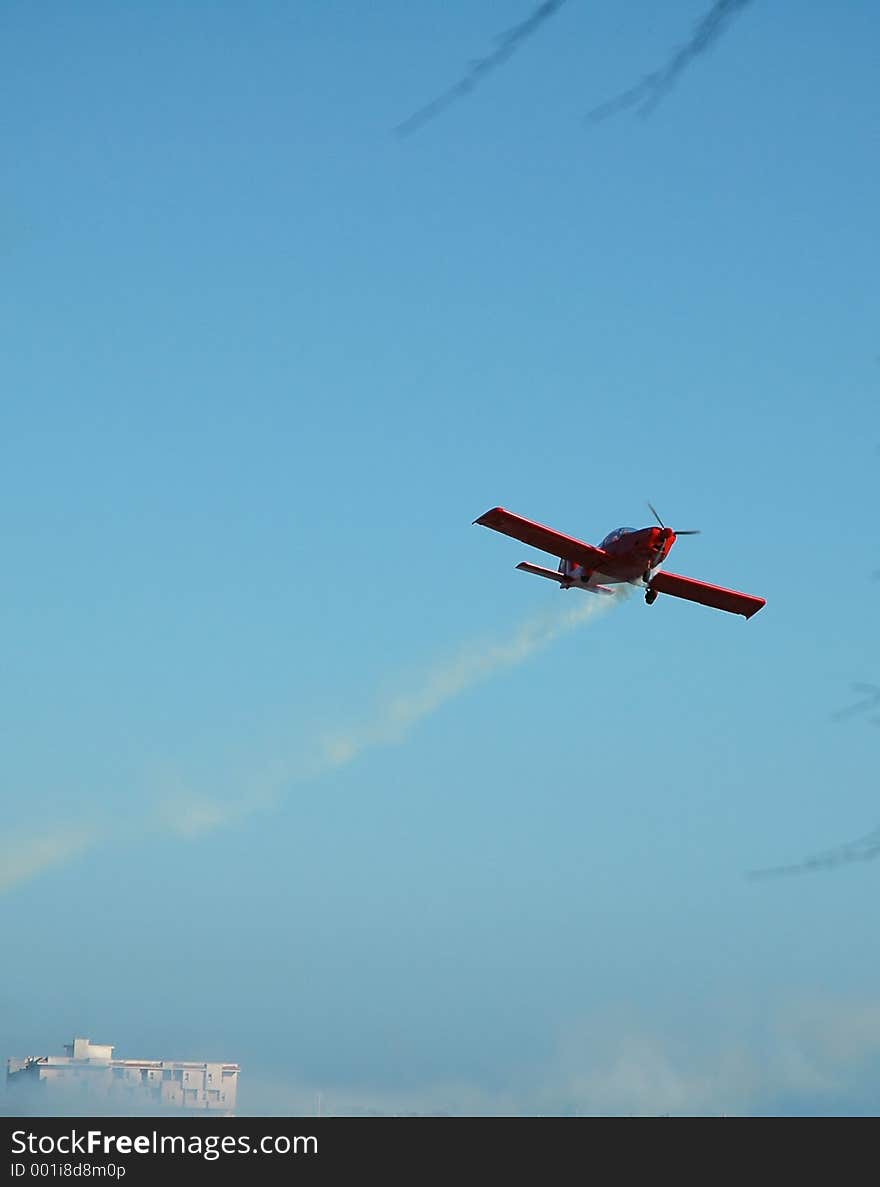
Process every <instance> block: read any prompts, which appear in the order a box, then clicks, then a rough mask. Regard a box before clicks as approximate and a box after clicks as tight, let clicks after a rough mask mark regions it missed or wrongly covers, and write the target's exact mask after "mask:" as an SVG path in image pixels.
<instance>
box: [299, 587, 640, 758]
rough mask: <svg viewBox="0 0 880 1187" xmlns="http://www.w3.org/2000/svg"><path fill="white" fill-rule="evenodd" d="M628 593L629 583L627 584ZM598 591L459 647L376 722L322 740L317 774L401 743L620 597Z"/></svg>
mask: <svg viewBox="0 0 880 1187" xmlns="http://www.w3.org/2000/svg"><path fill="white" fill-rule="evenodd" d="M624 588H625V589H626V590H627V592H628V590H629V587H624ZM622 596H623V595H617V596H616V597H614V598H610V597H605V596H601V595H598V594H595V595H587V597H588V600H587V601H585V602H583V603H581V604H580V605H575V606H572V607H566V609H565V610H563V611H562V612H561V613H559V612H556V613H552V614H543V615H540V616H539V617H537V618H533V619H530V620H529V621H528V622H525V623H523V624H522V625H521V626H520V627H518V628H517V629H516V631H515V632H514V634H513V636H512V637H511V638H509V639H504V640H500V641H498V642H495V643H483V644H478V645H476V646H474V647H469V648H467V649H465V650H462V651H460V652H459V653H458V654H457V655H455V656H453V657H452V658H451V659H449V660H446V661H445V662H444V663H442V664H439V665H438V666H437V667H435V668H433V669H432V670H430V671H428V672H427V673H425V675H424V676H423V677H422V679H421V680H420V681H418V682H417V683H416V684H415V686H414V687H413V688H412V689H410V690H409V691H408V692H405V693H401V694H400V695H398V696H395V697H393V698H391V699H390V700H388V701H387V702H385V704H383V705H381V706H380V707H379V709H378V711H377V712H376V714H375V716H374V718H373V719H372V721H369V722H368V723H367V724H366V725H364V726H361V727H359V728H358V727H355V728H353V729H348V730H342V731H338V732H333V733H331V734H328V735H326V736H325V737H324V738H323V739H322V740H321V743H320V753H319V756H318V759H317V764H316V768H313V772H312V773H313V774H318V773H320V771H321V770H327V769H331V768H333V767H340V766H344V765H346V764H347V763H350V762H352V761H353V760H354V759H355V758H357V756H358V755H359V754H362V753H363V752H364V751H365V750H371V749H373V748H374V747H377V746H389V745H393V744H395V743H398V742H402V741H403V740H404V739H405V738H406V737H407V735H408V734H409V733H410V731H411V730H412V729H413V728H414V726H416V725H417V724H418V723H419V722H420V721H422V720H424V718H426V717H429V716H430V715H431V714H432V713H436V712H437V710H438V709H440V708H442V706H443V705H445V704H446V703H447V702H448V701H451V700H453V698H455V697H457V696H460V695H461V694H462V693H463V692H466V691H467V690H468V689H470V688H472V687H473V686H474V685H476V684H479V683H480V682H481V681H484V680H488V679H489V678H490V677H491V676H493V675H495V673H496V672H499V671H501V670H502V669H504V668H512V667H515V666H516V665H518V664H521V663H523V662H524V661H525V660H527V659H529V658H530V657H531V656H532V655H534V654H535V653H536V652H538V651H541V650H543V649H544V648H545V647H547V646H549V644H551V643H553V642H554V641H555V640H556V639H558V638H560V636H562V635H564V634H567V633H568V632H569V631H572V630H574V629H575V628H576V627H578V626H580V625H581V624H582V623H584V622H586V621H587V620H588V619H590V618H595V617H596V616H597V615H598V614H601V613H602V612H603V611H604V610H607V609H609V608H610V607H611V606H613V605H615V604H616V603H617V602H619V601H620V600H621V598H622Z"/></svg>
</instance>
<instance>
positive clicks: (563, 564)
mask: <svg viewBox="0 0 880 1187" xmlns="http://www.w3.org/2000/svg"><path fill="white" fill-rule="evenodd" d="M674 543H675V532H673V530H672V528H660V527H649V528H618V529H617V530H616V531H613V532H610V533H609V534H608V535H607V536H606V537H605V539H604V540H603V541H602V543H601V544H600V545H599V547H600V548H601V549H602V550H603V552H604V553H605V554H606V558H607V559H605V560H604V561H603V562H602V571H601V572H599V571H598V570H591V569H590V568H588V567H587V566H586V565H578V564H575V563H574V562H573V561H567V560H562V561H560V562H559V572H560V573H563V574H564V575H565V577H566V578H567V580H566V582H565V585H566V586H567V587H570V586H576V585H579V586H582V587H584V586H586V587H588V588H589V587H594V586H597V585H621V584H624V583H628V584H630V585H644V584H646V583H647V582H648V581H650V579H651V576H652V574H653V572H654V570H655V569H657V568H658V567H659V566H660V565H661V564H662V563H663V561H664V560H665V559H666V557H667V556H668V555H669V551H670V549H671V548H672V545H673V544H674Z"/></svg>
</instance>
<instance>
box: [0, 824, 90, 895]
mask: <svg viewBox="0 0 880 1187" xmlns="http://www.w3.org/2000/svg"><path fill="white" fill-rule="evenodd" d="M101 840H103V835H102V834H101V833H100V832H98V830H97V829H89V828H82V827H71V828H69V829H60V828H56V829H54V830H52V831H50V832H47V833H43V834H42V835H41V836H31V837H21V838H18V839H17V840H16V839H14V838H11V837H10V838H7V839H5V840H4V841H3V844H2V846H0V891H4V890H9V889H10V887H12V886H15V885H16V884H17V883H19V882H26V881H27V880H28V879H29V878H34V877H36V875H37V874H42V873H43V871H44V870H48V869H49V868H50V867H51V866H55V865H58V864H59V863H61V862H64V861H68V860H70V858H72V857H78V856H79V855H80V854H81V853H84V852H85V851H86V850H87V849H91V848H92V846H93V845H96V844H98V842H99V841H101Z"/></svg>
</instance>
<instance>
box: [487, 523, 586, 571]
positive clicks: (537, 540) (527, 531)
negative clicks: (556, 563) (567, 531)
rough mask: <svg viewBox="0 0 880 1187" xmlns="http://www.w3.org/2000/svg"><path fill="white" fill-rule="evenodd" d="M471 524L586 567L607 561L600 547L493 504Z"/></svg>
mask: <svg viewBox="0 0 880 1187" xmlns="http://www.w3.org/2000/svg"><path fill="white" fill-rule="evenodd" d="M474 523H478V524H481V525H482V526H483V527H484V528H491V529H492V530H493V532H503V533H504V535H505V536H513V538H514V540H521V541H522V542H523V544H530V545H531V546H532V548H540V550H541V551H542V552H549V553H550V555H551V556H559V557H562V559H563V560H566V561H571V562H572V563H573V564H576V565H585V566H586V567H587V568H588V569H590V570H594V569H599V570H600V571H601V569H602V562H603V561H604V560H607V558H608V554H607V553H606V552H603V550H602V549H601V548H594V547H593V545H592V544H585V543H584V542H583V540H576V539H575V538H574V536H564V535H563V534H562V532H556V531H554V530H553V528H545V527H544V525H543V524H540V523H533V522H532V520H530V519H523V517H522V516H521V515H514V513H513V512H512V511H507V510H505V508H504V507H493V508H492V510H491V511H487V512H486V514H485V515H481V516H480V518H479V519H475V520H474Z"/></svg>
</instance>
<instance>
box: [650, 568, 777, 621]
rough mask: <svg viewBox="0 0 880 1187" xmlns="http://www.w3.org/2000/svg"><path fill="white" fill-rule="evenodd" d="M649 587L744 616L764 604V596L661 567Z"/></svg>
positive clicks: (754, 611) (749, 614) (752, 612)
mask: <svg viewBox="0 0 880 1187" xmlns="http://www.w3.org/2000/svg"><path fill="white" fill-rule="evenodd" d="M651 589H656V590H657V592H658V593H663V594H670V595H671V596H672V597H673V598H686V599H687V600H688V601H689V602H699V603H700V604H701V605H703V606H713V607H714V608H715V609H716V610H727V611H729V613H731V614H742V615H743V616H744V617H745V618H751V617H752V615H753V614H757V613H758V611H759V610H760V609H761V607H762V606H763V605H764V604H765V599H764V598H758V597H755V596H754V595H753V594H746V593H739V592H738V591H737V590H735V589H723V588H722V586H720V585H709V584H708V583H707V582H705V581H695V580H694V578H693V577H681V576H679V574H678V573H667V572H666V571H665V570H663V569H661V570H660V571H659V572H657V573H655V574H654V576H653V577H652V578H651Z"/></svg>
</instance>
